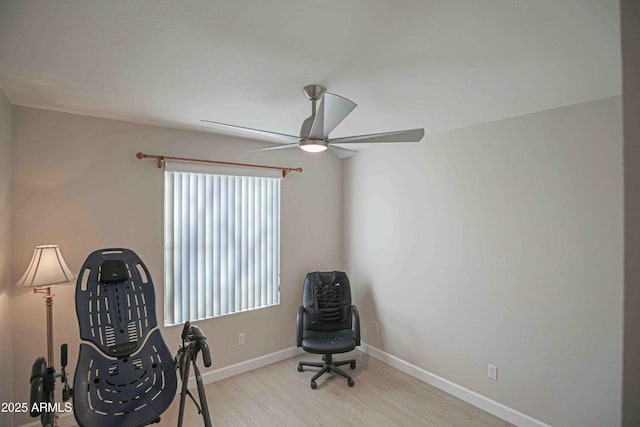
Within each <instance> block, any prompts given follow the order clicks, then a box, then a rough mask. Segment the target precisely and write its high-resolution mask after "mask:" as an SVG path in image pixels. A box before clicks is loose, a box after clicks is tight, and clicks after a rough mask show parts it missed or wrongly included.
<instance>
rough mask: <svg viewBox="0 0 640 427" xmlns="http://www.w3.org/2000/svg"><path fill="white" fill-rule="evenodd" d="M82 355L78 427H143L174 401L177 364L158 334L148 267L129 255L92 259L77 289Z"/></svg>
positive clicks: (102, 254) (101, 254) (115, 252)
mask: <svg viewBox="0 0 640 427" xmlns="http://www.w3.org/2000/svg"><path fill="white" fill-rule="evenodd" d="M76 314H77V316H78V324H79V326H80V338H81V339H82V341H83V342H82V343H81V344H80V352H79V355H78V363H77V365H76V372H75V376H74V387H73V410H74V415H75V417H76V420H77V421H78V424H79V425H81V426H119V427H125V426H127V427H128V426H143V425H146V424H150V423H151V422H153V421H155V420H156V419H158V417H159V415H160V414H161V413H162V412H164V411H165V410H166V409H167V407H168V406H169V405H170V404H171V401H172V400H173V398H174V396H175V393H176V388H177V378H176V372H175V365H174V363H173V359H172V357H171V354H170V353H169V349H168V348H167V346H166V344H165V343H164V340H163V339H162V336H161V335H160V330H159V329H158V328H157V326H158V324H157V320H156V308H155V293H154V289H153V282H152V280H151V275H150V274H149V271H148V270H147V267H146V266H145V265H144V264H143V262H142V260H141V259H140V258H139V257H138V255H136V253H135V252H133V251H131V250H129V249H102V250H99V251H95V252H93V253H91V254H90V255H89V257H88V258H87V260H86V261H85V263H84V265H83V266H82V269H81V270H80V274H79V275H78V282H77V285H76Z"/></svg>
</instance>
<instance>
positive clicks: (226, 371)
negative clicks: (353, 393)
mask: <svg viewBox="0 0 640 427" xmlns="http://www.w3.org/2000/svg"><path fill="white" fill-rule="evenodd" d="M300 353H303V350H302V349H301V348H297V347H289V348H285V349H284V350H280V351H276V352H275V353H270V354H265V355H264V356H259V357H255V358H253V359H249V360H245V361H244V362H240V363H236V364H234V365H230V366H225V367H224V368H219V369H214V370H213V371H209V372H205V373H204V374H202V382H203V383H204V384H210V383H213V382H216V381H220V380H223V379H225V378H229V377H232V376H234V375H238V374H243V373H245V372H249V371H252V370H254V369H257V368H261V367H263V366H267V365H271V364H272V363H276V362H279V361H281V360H285V359H289V358H291V357H294V356H297V355H298V354H300ZM189 384H190V385H191V386H192V387H195V384H196V379H195V377H193V376H192V377H189ZM179 391H180V380H178V392H179ZM176 396H177V395H176ZM37 420H38V421H34V422H31V423H28V424H22V425H21V426H20V427H38V426H40V422H39V420H40V418H38V419H37ZM58 423H59V425H60V427H70V426H75V425H76V420H75V418H74V417H73V413H68V414H61V415H60V418H59V419H58Z"/></svg>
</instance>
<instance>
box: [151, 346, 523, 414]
mask: <svg viewBox="0 0 640 427" xmlns="http://www.w3.org/2000/svg"><path fill="white" fill-rule="evenodd" d="M345 356H346V357H345ZM351 357H354V358H355V359H356V360H357V367H356V369H355V370H353V371H352V370H350V369H349V367H348V366H344V367H343V368H345V369H344V370H345V371H347V372H349V373H350V374H351V375H352V377H353V379H354V381H355V383H356V384H355V386H354V387H348V386H347V382H346V380H345V379H343V378H342V377H339V376H337V375H335V374H330V375H327V374H325V375H323V376H322V377H320V379H319V380H318V388H317V389H316V390H312V389H311V388H310V386H309V381H310V379H311V377H312V376H313V373H314V372H315V371H316V368H305V371H304V372H298V371H297V364H298V360H307V361H312V360H318V361H319V359H320V356H318V355H310V354H302V355H300V356H297V357H294V358H291V359H287V360H283V361H281V362H278V363H274V364H272V365H269V366H265V367H263V368H259V369H256V370H253V371H251V372H247V373H244V374H241V375H237V376H234V377H231V378H227V379H225V380H222V381H218V382H215V383H211V384H208V385H207V386H206V394H207V401H208V402H209V410H210V412H211V419H212V422H213V425H214V426H218V427H221V426H234V427H236V426H241V427H242V426H256V427H263V426H433V427H441V426H443V427H444V426H446V427H461V426H478V427H506V426H512V425H511V424H510V423H507V422H506V421H504V420H501V419H499V418H496V417H494V416H493V415H491V414H489V413H487V412H484V411H482V410H480V409H478V408H476V407H474V406H472V405H470V404H468V403H466V402H463V401H462V400H459V399H457V398H455V397H453V396H451V395H448V394H446V393H444V392H442V391H440V390H438V389H436V388H434V387H432V386H430V385H428V384H426V383H424V382H422V381H419V380H417V379H415V378H413V377H411V376H409V375H406V374H405V373H403V372H400V371H398V370H397V369H395V368H392V367H390V366H389V365H386V364H385V363H382V362H380V361H378V360H376V359H374V358H371V357H370V356H368V355H367V354H365V353H361V352H359V351H355V352H353V353H350V354H348V355H343V356H342V357H340V355H338V356H336V360H344V359H346V358H351ZM189 385H190V386H191V384H189ZM193 386H194V387H195V383H194V384H193ZM192 393H194V396H196V397H197V393H196V392H195V390H192ZM179 400H180V399H179V398H176V399H175V400H174V402H173V404H172V405H171V407H170V408H169V409H168V410H167V411H166V412H165V413H164V414H163V415H162V422H161V425H176V421H177V418H178V407H179ZM201 425H203V423H202V418H200V416H199V415H198V413H197V410H196V408H195V406H194V405H193V402H191V400H190V399H189V400H187V403H186V409H185V422H184V426H189V427H192V426H201Z"/></svg>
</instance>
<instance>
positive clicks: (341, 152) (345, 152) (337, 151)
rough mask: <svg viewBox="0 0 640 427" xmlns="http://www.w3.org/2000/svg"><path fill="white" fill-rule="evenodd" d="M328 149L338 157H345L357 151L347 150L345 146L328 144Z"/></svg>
mask: <svg viewBox="0 0 640 427" xmlns="http://www.w3.org/2000/svg"><path fill="white" fill-rule="evenodd" d="M328 149H329V151H330V152H331V154H333V155H334V156H336V157H337V158H339V159H346V158H347V157H351V156H353V155H354V154H356V153H357V151H353V150H347V149H346V148H340V147H335V146H333V145H329V147H328Z"/></svg>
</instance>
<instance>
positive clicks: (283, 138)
mask: <svg viewBox="0 0 640 427" xmlns="http://www.w3.org/2000/svg"><path fill="white" fill-rule="evenodd" d="M200 121H201V122H205V123H210V124H213V125H215V126H218V127H220V128H222V129H226V130H233V131H236V132H241V133H245V134H252V135H258V136H262V137H266V138H271V139H276V140H279V141H280V144H286V143H292V142H298V141H300V137H299V136H293V135H287V134H284V133H278V132H270V131H268V130H260V129H252V128H247V127H243V126H235V125H228V124H226V123H219V122H213V121H211V120H200Z"/></svg>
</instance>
